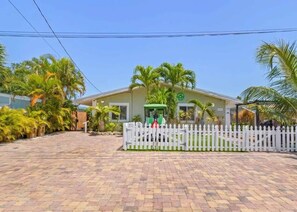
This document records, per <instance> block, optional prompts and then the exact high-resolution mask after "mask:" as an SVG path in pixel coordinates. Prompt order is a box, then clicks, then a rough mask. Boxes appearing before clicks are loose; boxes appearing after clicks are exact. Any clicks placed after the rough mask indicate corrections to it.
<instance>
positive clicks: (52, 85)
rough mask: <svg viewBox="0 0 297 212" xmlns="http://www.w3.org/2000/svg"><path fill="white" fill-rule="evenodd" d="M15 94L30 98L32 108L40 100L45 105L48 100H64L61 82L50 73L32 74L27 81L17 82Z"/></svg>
mask: <svg viewBox="0 0 297 212" xmlns="http://www.w3.org/2000/svg"><path fill="white" fill-rule="evenodd" d="M14 94H16V95H24V96H28V97H29V98H30V105H31V106H32V107H33V106H35V104H36V103H37V101H38V99H41V100H42V103H43V105H44V104H45V103H46V101H47V100H48V99H59V100H63V99H64V96H63V91H62V87H61V83H60V81H59V80H58V79H57V78H56V75H55V74H54V73H50V72H47V73H46V74H43V75H39V74H35V73H34V74H30V75H28V76H27V79H26V81H17V82H15V85H14Z"/></svg>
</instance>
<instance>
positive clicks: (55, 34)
mask: <svg viewBox="0 0 297 212" xmlns="http://www.w3.org/2000/svg"><path fill="white" fill-rule="evenodd" d="M33 2H34V4H35V6H36V7H37V9H38V10H39V13H40V14H41V16H42V17H43V19H44V21H45V22H46V24H47V25H48V27H49V28H50V30H51V31H52V33H53V34H54V36H55V38H56V39H57V40H58V42H59V43H60V45H61V47H62V48H63V50H64V51H65V53H66V54H67V55H68V57H69V58H70V60H71V61H72V62H73V64H74V65H75V66H76V68H77V69H78V71H79V72H80V73H81V74H82V75H83V76H84V77H85V79H86V80H87V81H88V82H89V83H90V84H91V85H92V86H93V87H94V88H95V89H96V90H97V91H99V92H100V93H102V91H101V90H100V89H98V88H97V87H96V86H95V85H94V84H93V83H92V82H91V81H90V80H89V79H88V78H87V76H86V75H85V74H84V73H83V72H82V71H81V70H80V68H79V67H78V65H77V64H76V62H75V61H74V60H73V59H72V57H71V56H70V54H69V52H68V51H67V49H66V48H65V46H64V45H63V43H62V42H61V40H60V39H59V37H58V36H57V35H56V33H55V31H54V30H53V28H52V27H51V25H50V24H49V22H48V20H47V19H46V17H45V15H44V14H43V12H42V11H41V9H40V7H39V6H38V4H37V3H36V1H35V0H33Z"/></svg>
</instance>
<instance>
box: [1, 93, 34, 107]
mask: <svg viewBox="0 0 297 212" xmlns="http://www.w3.org/2000/svg"><path fill="white" fill-rule="evenodd" d="M29 105H30V99H29V98H28V97H26V96H13V95H10V94H5V93H0V107H3V106H8V107H10V108H13V109H18V108H24V109H25V108H27V107H28V106H29Z"/></svg>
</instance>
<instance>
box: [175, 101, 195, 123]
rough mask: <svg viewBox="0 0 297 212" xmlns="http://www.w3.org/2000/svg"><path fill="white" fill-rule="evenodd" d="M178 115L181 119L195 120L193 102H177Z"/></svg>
mask: <svg viewBox="0 0 297 212" xmlns="http://www.w3.org/2000/svg"><path fill="white" fill-rule="evenodd" d="M178 115H179V119H180V120H181V121H192V122H193V121H195V107H194V105H193V104H186V103H184V104H179V105H178Z"/></svg>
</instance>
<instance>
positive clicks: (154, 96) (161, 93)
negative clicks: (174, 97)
mask: <svg viewBox="0 0 297 212" xmlns="http://www.w3.org/2000/svg"><path fill="white" fill-rule="evenodd" d="M169 92H170V91H169V89H167V88H165V87H161V88H153V89H152V92H151V94H150V96H149V98H148V100H147V103H149V104H167V102H168V98H169Z"/></svg>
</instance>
